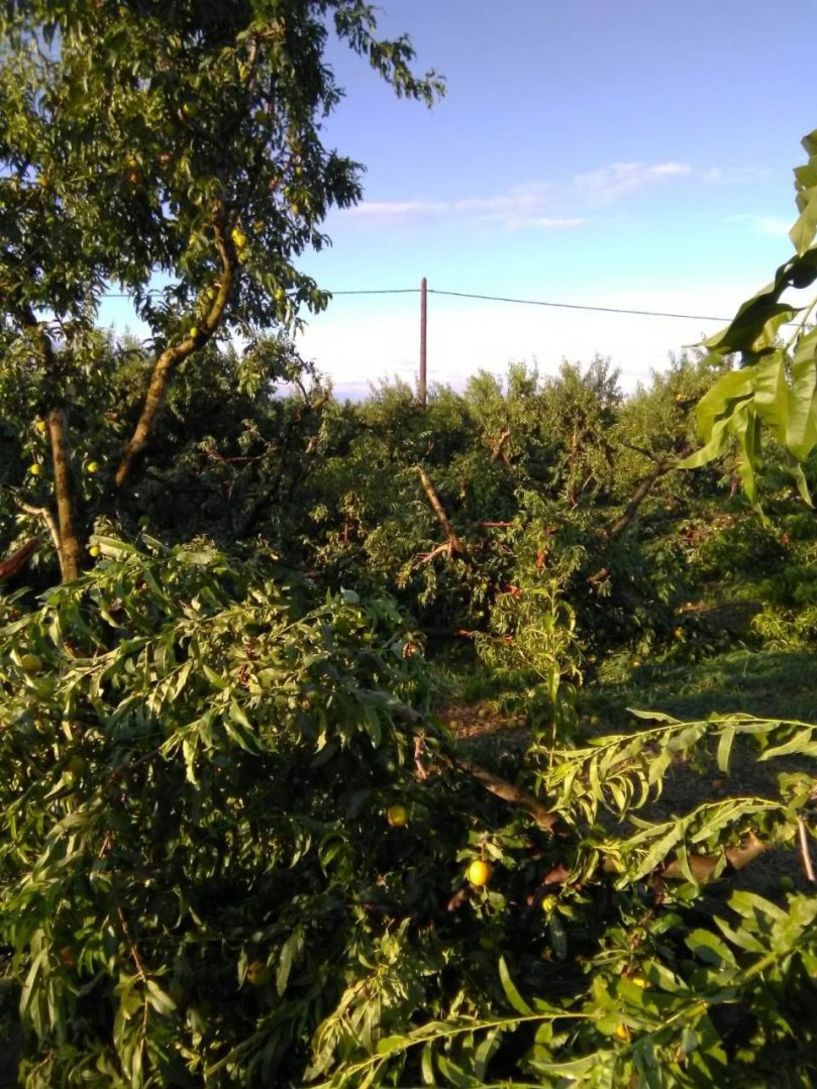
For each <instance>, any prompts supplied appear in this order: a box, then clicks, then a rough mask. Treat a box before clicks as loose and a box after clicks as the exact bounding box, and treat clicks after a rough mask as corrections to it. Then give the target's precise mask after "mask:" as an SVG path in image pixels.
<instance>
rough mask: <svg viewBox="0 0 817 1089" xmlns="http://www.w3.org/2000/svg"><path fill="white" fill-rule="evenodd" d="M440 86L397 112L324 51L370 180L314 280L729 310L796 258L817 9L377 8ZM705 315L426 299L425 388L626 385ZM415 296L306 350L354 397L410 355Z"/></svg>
mask: <svg viewBox="0 0 817 1089" xmlns="http://www.w3.org/2000/svg"><path fill="white" fill-rule="evenodd" d="M380 6H381V28H382V30H383V31H384V32H386V33H399V32H401V31H407V32H408V34H409V36H410V37H411V39H412V41H413V42H414V45H415V47H416V49H417V53H418V65H419V66H420V67H421V68H423V69H425V68H428V67H434V68H436V69H437V70H438V71H439V72H441V73H442V74H443V75H445V77H446V79H447V85H448V91H447V94H446V96H445V97H444V98H443V99H442V101H441V102H440V103H439V104H438V105H437V106H435V107H434V109H432V110H431V111H429V110H427V109H426V108H424V107H423V106H420V105H419V104H416V103H410V102H406V101H400V100H397V99H396V98H395V97H394V95H393V94H392V93H391V92H390V91H389V89H388V88H387V87H386V86H385V85H382V84H381V83H380V82H379V81H378V78H377V77H376V76H375V74H374V73H373V72H371V71H370V70H369V69H368V67H367V65H366V63H365V62H364V61H362V60H361V59H360V58H357V57H355V56H353V55H352V54H350V53H349V52H348V50H345V49H343V48H339V47H333V49H332V51H331V54H330V58H329V60H330V62H331V63H332V65H333V67H334V68H335V71H336V73H337V76H338V80H339V82H340V84H341V85H342V86H344V87H345V88H346V92H347V93H346V97H345V100H344V101H343V103H342V104H341V106H340V108H339V109H338V111H337V113H336V114H335V115H334V116H333V117H332V118H331V119H330V120H329V121H328V122H327V125H326V133H325V134H326V140H327V142H328V143H329V144H331V145H333V146H336V147H337V148H338V149H339V150H340V151H342V152H343V153H345V154H349V155H351V156H352V157H353V158H355V159H358V160H359V161H360V162H362V163H364V164H365V165H366V167H367V171H366V174H365V175H364V188H365V200H364V202H363V203H362V204H361V205H359V206H358V207H357V208H356V209H353V210H350V211H346V212H341V213H338V212H336V213H333V214H332V215H331V216H330V218H329V220H328V222H327V224H326V229H327V232H328V233H329V234H330V236H331V237H332V239H333V243H334V244H333V247H332V248H331V249H329V250H326V251H324V252H322V253H320V254H316V255H309V256H308V257H307V258H306V259H305V260H304V267H305V268H306V269H307V270H308V271H309V272H311V273H312V274H314V275H315V276H316V278H317V279H318V281H319V282H320V284H321V285H322V286H324V287H326V288H328V289H330V290H331V289H336V290H344V289H345V290H355V289H362V288H404V287H414V286H417V284H418V282H419V280H420V277H421V276H426V277H427V278H428V281H429V286H430V287H432V288H438V289H445V290H453V291H465V292H475V293H483V294H497V295H512V296H520V297H524V298H531V299H544V300H550V301H557V302H558V301H562V302H570V303H586V304H590V305H600V306H622V307H636V308H645V309H656V310H669V311H673V312H678V311H681V312H685V313H694V314H704V315H706V314H714V315H721V314H722V315H727V316H728V315H730V314H731V313H732V312H733V311H734V309H735V307H736V306H737V304H738V303H739V302H741V301H742V299H743V298H744V297H746V296H747V295H748V294H750V293H752V292H753V291H754V290H756V289H757V288H759V287H760V286H762V285H763V284H764V283H765V282H766V281H767V280H768V279H769V277H770V275H771V273H772V271H773V269H774V267H775V266H776V265H777V264H779V263H780V262H781V261H783V260H785V259H786V258H787V257H788V256H789V254H790V253H791V246H790V243H789V242H788V239H787V237H786V231H787V228H788V226H789V225H790V224H791V222H792V221H793V219H794V217H795V208H794V201H793V189H792V183H791V168H792V166H794V165H796V164H797V163H799V162H801V161H802V160H803V158H804V153H803V152H802V150H801V148H800V146H799V140H800V137H801V136H802V135H803V134H804V133H806V132H808V131H810V130H811V129H813V128H814V127H817V107H815V104H814V94H813V36H814V32H813V15H814V14H815V13H814V11H813V9H811V5H810V4H809V3H805V4H804V3H802V0H800V2H798V3H796V4H795V3H793V2H791V0H775V2H766V0H764V2H759V0H755V2H754V3H753V2H751V0H743V2H738V0H708V2H706V3H704V2H701V0H684V3H683V4H679V3H678V2H677V0H675V2H667V0H650V2H647V0H606V2H600V0H574V2H573V3H572V4H565V3H563V2H560V3H558V4H557V3H552V2H550V0H506V2H505V3H504V4H497V3H495V2H489V0H382V3H381V5H380ZM716 328H718V323H717V322H715V323H712V322H709V323H707V322H703V321H701V322H695V321H676V320H664V319H657V318H633V317H625V316H613V315H602V314H593V313H579V312H572V311H562V310H554V309H545V308H536V307H521V306H511V305H508V304H500V303H485V302H477V301H466V300H454V299H447V298H443V297H439V296H432V297H431V299H430V312H429V369H430V376H431V378H432V379H434V378H436V379H438V380H441V381H447V382H452V383H454V384H456V385H460V384H461V383H462V382H463V381H464V379H465V377H466V376H467V375H468V374H469V373H471V372H472V371H474V370H476V369H477V368H478V367H486V368H488V369H491V370H494V371H497V372H503V371H504V370H505V368H506V366H507V364H508V362H509V361H511V360H518V359H527V360H529V361H534V360H535V361H537V362H538V364H539V366H540V369H541V370H542V371H544V372H546V373H549V372H552V371H553V370H555V369H556V367H557V366H558V364H559V362H560V360H561V359H562V358H568V359H571V360H573V361H585V362H586V361H589V360H590V359H591V358H592V357H593V355H594V354H595V353H596V352H598V353H600V354H602V355H606V356H610V357H611V358H612V361H613V363H614V364H616V365H618V366H620V367H621V369H622V374H623V384H624V385H625V387H627V388H632V387H633V386H634V384H635V383H636V381H637V380H638V379H639V378H640V377H643V376H645V375H646V374H647V373H648V371H649V369H650V367H656V368H661V367H662V366H664V365H666V362H667V358H668V353H669V352H670V351H672V350H677V349H679V348H680V347H681V346H682V345H683V344H688V343H691V342H694V341H696V340H697V339H699V338H700V335H701V334H702V333H706V332H712V331H714V330H715V329H716ZM417 341H418V300H417V297H416V296H413V295H406V296H386V297H353V298H348V297H343V296H338V297H337V298H336V299H335V300H334V301H333V303H332V304H331V305H330V308H329V310H328V311H327V312H326V313H325V314H322V315H320V316H318V317H316V318H314V319H311V320H310V322H309V327H308V329H307V331H306V333H305V335H304V336H303V337H302V340H301V348H302V351H303V352H304V353H305V354H307V355H310V356H311V357H313V358H314V359H315V360H316V362H317V363H318V365H319V367H320V368H321V369H323V370H324V371H326V372H328V373H330V374H331V375H332V377H333V380H334V381H335V384H336V387H337V388H338V389H339V390H340V391H343V392H348V393H353V392H355V391H361V390H365V388H366V386H367V384H368V383H369V382H370V381H374V380H377V379H378V378H379V377H383V376H391V375H395V374H399V375H401V376H403V377H405V378H407V379H409V380H411V379H412V378H413V374H414V371H415V368H416V364H417Z"/></svg>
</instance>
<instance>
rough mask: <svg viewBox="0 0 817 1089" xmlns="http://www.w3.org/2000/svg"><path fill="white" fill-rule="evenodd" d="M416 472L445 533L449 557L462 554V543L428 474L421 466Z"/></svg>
mask: <svg viewBox="0 0 817 1089" xmlns="http://www.w3.org/2000/svg"><path fill="white" fill-rule="evenodd" d="M417 472H418V473H419V476H420V483H421V484H422V486H423V491H424V492H425V493H426V497H427V499H428V501H429V503H430V504H431V509H432V510H433V511H434V513H435V514H436V515H437V518H438V520H439V522H440V525H441V526H442V527H443V533H445V536H446V540H447V544H446V546H445V547H446V548H447V549H448V554H449V556H453V555H454V553H455V552H459V553H463V552H464V551H465V549H464V548H463V546H462V541H461V540H460V538H459V536H458V535H457V531H456V530H455V529H454V527H453V526H452V525H451V522H450V520H449V518H448V515H447V514H446V513H445V508H444V507H443V505H442V503H441V502H440V497H439V495H437V491H436V489H435V487H434V485H433V484H432V483H431V479H430V478H429V475H428V473H427V472H426V471H425V469H424V468H423V466H422V465H418V466H417Z"/></svg>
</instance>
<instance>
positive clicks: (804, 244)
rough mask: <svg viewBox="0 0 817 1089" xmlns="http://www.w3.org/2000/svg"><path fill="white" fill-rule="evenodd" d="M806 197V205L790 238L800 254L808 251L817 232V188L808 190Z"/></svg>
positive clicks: (790, 233)
mask: <svg viewBox="0 0 817 1089" xmlns="http://www.w3.org/2000/svg"><path fill="white" fill-rule="evenodd" d="M805 199H806V203H805V206H804V208H803V210H802V212H801V213H800V216H799V217H798V219H797V221H796V223H795V224H794V226H793V227H792V229H791V230H790V231H789V238H790V239H791V242H792V245H793V246H794V248H795V249H796V250H797V252H798V254H803V253H805V252H806V250H807V249H808V248H809V246H810V245H811V243H812V242H813V241H814V235H815V233H817V190H813V189H812V190H806V197H805Z"/></svg>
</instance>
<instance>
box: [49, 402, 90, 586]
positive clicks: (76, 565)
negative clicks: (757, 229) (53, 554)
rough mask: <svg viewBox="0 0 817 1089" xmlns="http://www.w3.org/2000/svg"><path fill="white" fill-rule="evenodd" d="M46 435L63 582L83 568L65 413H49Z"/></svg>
mask: <svg viewBox="0 0 817 1089" xmlns="http://www.w3.org/2000/svg"><path fill="white" fill-rule="evenodd" d="M48 434H49V437H50V439H51V457H52V460H53V462H54V492H55V496H56V500H57V526H58V529H59V538H60V540H59V561H60V571H61V573H62V581H63V582H71V580H72V579H76V578H79V575H80V570H81V567H82V544H81V543H80V539H79V536H78V535H77V530H76V522H75V518H74V499H73V493H72V489H71V469H70V466H69V464H68V451H67V444H66V439H65V412H64V410H63V409H61V408H54V409H52V410H51V412H49V414H48Z"/></svg>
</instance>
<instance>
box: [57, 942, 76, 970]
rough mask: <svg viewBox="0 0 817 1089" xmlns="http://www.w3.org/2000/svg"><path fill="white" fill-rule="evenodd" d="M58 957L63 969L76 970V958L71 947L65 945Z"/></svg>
mask: <svg viewBox="0 0 817 1089" xmlns="http://www.w3.org/2000/svg"><path fill="white" fill-rule="evenodd" d="M58 955H59V958H60V964H61V965H62V966H63V968H76V966H77V962H76V959H75V957H74V950H73V949H72V948H71V946H70V945H64V946H63V947H62V949H60V951H59V954H58Z"/></svg>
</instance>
